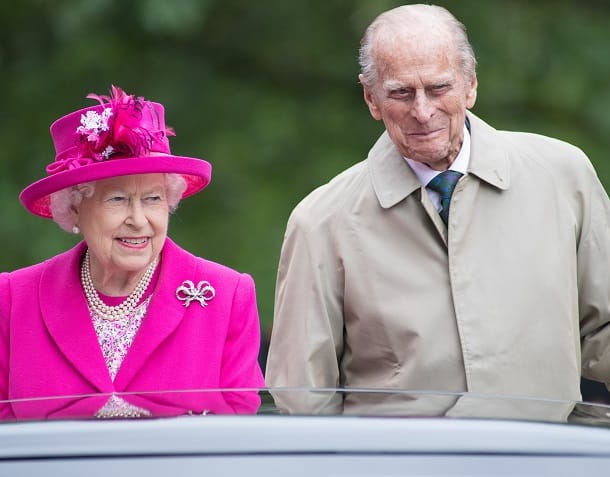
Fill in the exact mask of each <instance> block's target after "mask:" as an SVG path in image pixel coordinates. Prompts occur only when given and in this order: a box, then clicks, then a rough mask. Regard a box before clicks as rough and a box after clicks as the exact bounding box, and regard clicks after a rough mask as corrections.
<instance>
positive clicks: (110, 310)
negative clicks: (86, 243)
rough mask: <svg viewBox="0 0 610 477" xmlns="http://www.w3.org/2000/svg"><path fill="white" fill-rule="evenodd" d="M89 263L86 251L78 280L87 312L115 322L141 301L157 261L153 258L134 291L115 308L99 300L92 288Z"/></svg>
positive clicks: (125, 315) (127, 314)
mask: <svg viewBox="0 0 610 477" xmlns="http://www.w3.org/2000/svg"><path fill="white" fill-rule="evenodd" d="M89 263H90V258H89V250H87V252H86V253H85V258H84V260H83V264H82V266H81V271H80V278H81V284H82V286H83V291H84V292H85V297H86V298H87V304H88V305H89V311H91V313H93V314H95V315H97V316H99V317H100V318H102V319H104V320H109V321H115V320H120V319H124V318H125V317H127V316H129V315H130V314H131V313H132V312H133V311H134V310H135V309H136V307H137V306H138V303H139V302H140V300H141V299H142V296H143V295H144V293H145V292H146V289H147V288H148V285H150V280H151V279H152V276H153V274H154V273H155V270H156V268H157V263H158V260H157V259H156V258H155V260H153V261H152V262H151V264H150V265H148V267H147V268H146V271H145V272H144V275H142V278H140V281H139V282H138V284H137V285H136V288H135V289H134V291H132V292H131V294H130V295H129V296H128V297H127V298H126V299H125V301H123V303H121V304H120V305H116V306H108V305H106V303H104V302H103V301H102V299H101V298H100V296H99V294H98V292H97V290H96V289H95V287H94V286H93V280H92V279H91V269H90V267H89Z"/></svg>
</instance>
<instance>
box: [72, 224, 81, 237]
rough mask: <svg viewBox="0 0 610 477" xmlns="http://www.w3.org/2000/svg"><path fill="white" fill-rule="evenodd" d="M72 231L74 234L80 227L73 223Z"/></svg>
mask: <svg viewBox="0 0 610 477" xmlns="http://www.w3.org/2000/svg"><path fill="white" fill-rule="evenodd" d="M72 233H73V234H75V235H76V234H79V233H80V229H79V228H78V225H74V226H73V227H72Z"/></svg>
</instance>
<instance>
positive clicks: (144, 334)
mask: <svg viewBox="0 0 610 477" xmlns="http://www.w3.org/2000/svg"><path fill="white" fill-rule="evenodd" d="M85 250H86V244H85V243H84V242H81V243H79V244H78V245H76V246H75V247H74V248H72V249H71V250H68V251H67V252H65V253H63V254H60V255H58V256H56V257H54V258H53V259H51V260H49V261H48V262H47V266H46V267H45V269H44V271H43V272H42V276H41V280H40V284H39V287H40V308H41V312H42V318H43V320H44V322H45V323H46V326H47V329H48V330H49V334H50V335H51V337H52V339H53V340H54V341H55V343H56V345H57V347H58V348H59V349H60V350H61V352H62V353H63V354H64V356H65V357H66V359H67V360H68V361H70V362H71V363H72V365H73V366H74V367H75V368H76V369H77V370H78V372H79V373H80V374H81V375H82V376H83V377H84V378H85V379H86V380H87V381H89V382H90V383H91V384H92V385H93V386H94V387H95V388H96V389H97V390H98V391H99V392H104V393H107V392H113V391H121V390H124V389H126V388H127V387H128V385H129V383H130V381H131V380H132V379H133V377H134V376H135V375H136V374H137V372H138V371H139V370H140V369H141V368H142V366H144V364H145V363H146V361H147V359H148V358H149V357H150V355H151V354H152V353H153V352H154V350H155V349H156V348H157V347H158V346H159V345H160V344H161V343H162V342H163V341H164V340H165V339H166V338H167V336H169V335H170V334H171V333H172V332H173V331H174V330H175V329H176V327H177V326H178V324H179V323H180V321H181V320H182V318H183V316H184V312H185V307H183V306H182V304H181V302H179V301H178V300H177V299H176V296H175V291H176V288H177V287H178V286H179V285H180V283H181V280H182V278H181V277H185V276H187V277H188V276H192V275H193V273H194V270H193V267H194V264H193V261H192V260H184V257H183V256H180V255H181V254H182V255H183V254H184V252H183V251H182V250H181V249H180V248H179V247H178V246H177V245H176V244H175V243H174V242H173V241H171V240H170V239H169V238H168V239H167V240H166V243H165V244H164V247H163V251H162V253H161V269H160V273H159V278H158V280H157V287H156V289H155V291H154V294H153V297H152V300H151V302H150V304H149V307H148V312H147V315H146V317H145V319H144V320H143V321H142V325H141V327H140V330H139V331H138V333H137V334H136V337H135V339H134V342H133V344H132V345H131V348H130V349H129V352H128V353H127V355H126V357H125V360H124V362H123V363H122V365H121V368H120V369H119V372H118V373H117V376H116V378H115V380H114V383H113V382H112V381H111V379H110V375H109V373H108V369H107V367H106V363H105V362H104V358H103V356H102V352H101V348H100V346H99V345H98V344H97V342H98V341H97V336H96V334H95V330H94V328H93V325H92V322H91V318H90V315H89V310H88V308H87V302H86V300H85V297H84V294H83V292H82V287H81V284H80V278H79V277H80V264H81V260H82V257H83V255H84V253H85Z"/></svg>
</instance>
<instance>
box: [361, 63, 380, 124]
mask: <svg viewBox="0 0 610 477" xmlns="http://www.w3.org/2000/svg"><path fill="white" fill-rule="evenodd" d="M358 79H359V80H360V84H361V85H362V91H363V94H364V102H365V103H366V105H367V106H368V107H369V112H370V113H371V116H373V118H374V119H376V120H377V121H381V110H380V109H379V107H378V106H377V101H376V98H375V95H374V94H373V91H372V90H371V88H369V87H368V86H367V85H366V83H365V82H364V77H363V76H362V75H361V74H360V75H358Z"/></svg>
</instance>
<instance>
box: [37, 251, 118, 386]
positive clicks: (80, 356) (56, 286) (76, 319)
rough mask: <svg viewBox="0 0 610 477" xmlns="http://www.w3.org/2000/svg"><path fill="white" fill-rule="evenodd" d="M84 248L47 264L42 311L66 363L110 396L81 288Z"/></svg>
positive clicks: (65, 254) (41, 301)
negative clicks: (81, 266)
mask: <svg viewBox="0 0 610 477" xmlns="http://www.w3.org/2000/svg"><path fill="white" fill-rule="evenodd" d="M85 248H86V245H85V244H84V243H80V244H78V245H77V246H76V247H74V248H72V249H71V250H69V251H67V252H66V253H64V254H62V255H60V256H58V257H56V258H54V259H52V260H49V262H47V263H48V266H47V267H46V268H45V269H44V271H43V273H42V276H41V279H40V283H39V285H38V286H39V296H40V310H41V314H42V319H43V321H44V322H45V324H46V327H47V329H48V331H49V334H50V336H51V337H52V339H53V340H54V342H55V344H56V345H57V347H58V349H59V350H60V351H61V352H62V353H63V355H64V356H65V357H66V359H67V360H68V361H70V362H71V363H72V365H73V366H74V367H75V369H77V370H78V372H79V373H80V374H81V375H82V377H83V378H84V379H86V380H87V381H89V382H90V383H91V384H92V385H93V386H94V387H95V388H97V389H98V390H99V391H100V392H110V391H111V390H112V382H111V380H110V375H109V373H108V368H107V367H106V364H105V362H104V357H103V356H102V352H101V348H100V346H99V345H98V341H97V336H96V334H95V330H94V328H93V324H92V322H91V318H90V314H89V309H88V307H87V302H86V300H85V297H84V295H83V292H82V287H81V284H80V278H79V271H80V260H81V258H82V256H83V254H84V253H85Z"/></svg>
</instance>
